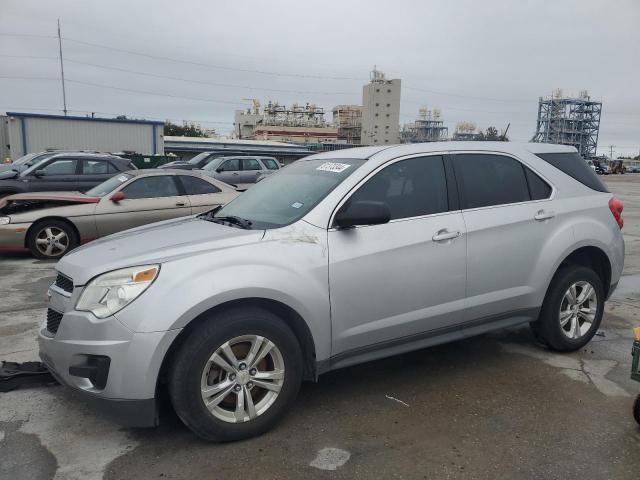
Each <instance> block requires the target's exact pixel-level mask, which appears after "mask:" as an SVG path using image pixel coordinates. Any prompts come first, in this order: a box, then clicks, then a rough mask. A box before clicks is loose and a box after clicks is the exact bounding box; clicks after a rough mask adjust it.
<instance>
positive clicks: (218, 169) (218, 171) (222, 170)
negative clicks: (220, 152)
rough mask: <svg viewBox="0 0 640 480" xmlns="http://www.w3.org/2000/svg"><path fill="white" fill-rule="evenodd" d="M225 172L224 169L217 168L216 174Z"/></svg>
mask: <svg viewBox="0 0 640 480" xmlns="http://www.w3.org/2000/svg"><path fill="white" fill-rule="evenodd" d="M220 172H224V168H222V167H218V168H216V173H220Z"/></svg>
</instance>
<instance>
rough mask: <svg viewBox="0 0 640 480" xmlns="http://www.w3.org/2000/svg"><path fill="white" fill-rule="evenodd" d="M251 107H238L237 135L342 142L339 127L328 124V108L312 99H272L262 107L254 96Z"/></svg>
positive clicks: (311, 141) (296, 140)
mask: <svg viewBox="0 0 640 480" xmlns="http://www.w3.org/2000/svg"><path fill="white" fill-rule="evenodd" d="M251 102H252V107H251V108H250V109H248V110H247V111H243V110H239V111H236V113H235V116H234V122H233V123H234V136H235V138H237V139H241V140H247V139H248V140H270V141H276V142H293V143H300V144H317V143H320V144H322V143H339V142H338V129H337V128H335V127H334V126H333V125H331V124H328V123H327V122H326V120H325V118H324V110H323V109H322V108H321V107H318V106H316V105H315V104H312V103H307V104H305V105H304V106H303V105H298V104H297V103H294V104H293V105H292V106H290V107H288V106H286V105H281V104H280V103H278V102H272V101H269V102H268V103H267V105H265V107H264V108H263V109H262V110H261V109H260V102H259V101H258V100H256V99H251Z"/></svg>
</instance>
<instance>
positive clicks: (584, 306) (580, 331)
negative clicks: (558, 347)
mask: <svg viewBox="0 0 640 480" xmlns="http://www.w3.org/2000/svg"><path fill="white" fill-rule="evenodd" d="M597 311H598V297H597V295H596V290H595V289H594V288H593V285H591V284H590V283H589V282H586V281H579V282H575V283H572V284H571V286H569V289H568V290H567V291H566V292H565V294H564V296H563V297H562V301H561V302H560V314H559V315H560V316H559V319H560V328H561V330H562V333H564V334H565V335H566V336H567V337H568V338H570V339H572V340H577V339H579V338H581V337H582V336H583V335H585V334H586V333H587V332H588V331H589V329H591V326H592V325H593V322H594V320H595V318H596V313H597Z"/></svg>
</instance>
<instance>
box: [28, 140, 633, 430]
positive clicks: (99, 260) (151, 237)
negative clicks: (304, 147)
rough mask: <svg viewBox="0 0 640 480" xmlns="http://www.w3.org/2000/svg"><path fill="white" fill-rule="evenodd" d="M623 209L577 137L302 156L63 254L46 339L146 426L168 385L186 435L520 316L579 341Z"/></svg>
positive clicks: (89, 388) (616, 268) (231, 424)
mask: <svg viewBox="0 0 640 480" xmlns="http://www.w3.org/2000/svg"><path fill="white" fill-rule="evenodd" d="M622 224H623V219H622V203H621V202H620V201H619V200H618V199H617V198H615V197H613V196H612V194H611V193H609V191H608V190H607V188H606V187H605V186H604V185H603V183H602V182H601V181H600V179H599V178H598V177H597V176H596V174H595V173H594V172H593V170H592V169H591V168H589V166H588V165H587V163H586V162H585V161H584V160H583V159H582V158H581V157H580V156H579V155H578V153H577V152H576V150H575V149H574V148H572V147H565V146H558V145H548V144H535V143H529V144H516V143H508V142H502V143H490V142H478V143H475V142H461V143H456V142H447V143H427V144H413V145H396V146H384V147H364V148H355V149H348V150H341V151H334V152H327V153H322V154H319V155H313V156H310V157H307V158H304V159H302V160H299V161H297V162H295V163H294V164H292V165H290V166H288V167H287V168H285V169H283V170H281V171H279V172H278V173H276V174H274V175H271V176H270V177H269V178H266V179H265V180H264V181H262V182H260V183H258V184H257V185H256V186H254V187H252V188H251V189H250V190H249V191H247V192H246V193H243V194H242V195H240V196H239V197H237V198H236V199H235V200H233V201H232V202H230V203H229V204H227V205H226V206H224V207H221V208H220V207H219V208H217V209H215V210H212V211H210V212H207V213H204V214H200V215H196V216H190V217H183V218H179V219H173V220H168V221H164V222H160V223H155V224H151V225H147V226H144V227H139V228H135V229H132V230H128V231H125V232H122V233H118V234H115V235H111V236H109V237H106V238H104V239H101V240H98V241H96V242H93V243H91V244H90V245H86V246H83V247H81V248H78V249H77V250H75V251H73V252H71V253H70V254H68V255H67V256H65V257H64V258H63V259H62V260H61V261H60V262H59V263H58V265H57V271H58V276H57V279H56V281H55V283H54V284H53V285H51V287H50V289H49V294H50V302H49V309H48V312H47V318H46V320H44V321H43V324H42V326H41V328H40V332H39V344H40V356H41V358H42V360H43V361H44V362H45V364H46V365H47V366H48V368H49V369H50V370H51V372H52V373H53V374H54V375H55V376H56V377H57V378H58V379H59V381H60V382H61V383H63V384H65V385H67V386H69V387H71V388H73V389H75V390H77V391H80V392H82V393H84V394H85V396H86V397H87V399H88V400H90V401H92V402H93V403H96V404H98V405H99V406H100V407H101V409H102V410H103V411H104V412H106V413H110V414H112V415H115V416H116V417H118V419H119V421H120V422H122V423H123V424H124V425H129V426H153V425H156V424H157V423H158V414H157V410H158V408H157V405H158V397H159V392H167V398H168V399H169V400H170V402H171V405H172V406H173V409H174V410H175V411H176V413H177V414H178V416H179V417H180V418H181V419H182V421H183V422H184V423H185V424H186V425H187V426H188V427H189V428H190V429H191V430H192V431H193V432H194V433H195V434H197V435H198V436H200V437H202V438H204V439H207V440H222V441H225V440H235V439H241V438H246V437H250V436H253V435H257V434H259V433H261V432H264V431H266V430H267V429H269V428H270V427H272V426H273V425H274V424H275V423H276V422H277V421H278V420H279V419H280V418H281V417H282V416H283V415H284V414H285V413H286V412H287V410H289V409H290V408H291V406H292V403H293V402H294V399H295V397H296V394H297V392H298V389H299V387H300V383H301V381H302V380H315V379H317V377H318V375H320V374H322V373H324V372H327V371H330V370H334V369H337V368H342V367H346V366H349V365H354V364H357V363H361V362H367V361H370V360H374V359H377V358H382V357H387V356H390V355H396V354H399V353H403V352H408V351H410V350H415V349H421V348H424V347H428V346H431V345H435V344H440V343H444V342H450V341H454V340H458V339H462V338H466V337H469V336H473V335H479V334H482V333H485V332H488V331H491V330H495V329H500V328H504V327H509V326H514V325H519V324H523V323H528V324H530V325H531V328H532V330H533V332H534V335H535V337H536V338H537V339H538V340H539V341H540V342H541V343H543V344H545V345H546V346H547V347H548V348H550V349H553V350H556V351H573V350H577V349H580V348H581V347H583V346H584V345H585V344H586V343H587V342H589V340H590V339H591V338H592V337H593V335H594V334H595V332H596V331H597V329H598V327H599V325H600V321H601V320H602V313H603V308H604V302H605V300H606V299H607V298H608V297H609V295H611V292H612V291H613V290H614V288H615V287H616V285H617V283H618V280H619V278H620V275H621V272H622V267H623V260H624V243H623V239H622V233H621V228H622ZM162 397H163V398H165V397H164V395H163V396H162Z"/></svg>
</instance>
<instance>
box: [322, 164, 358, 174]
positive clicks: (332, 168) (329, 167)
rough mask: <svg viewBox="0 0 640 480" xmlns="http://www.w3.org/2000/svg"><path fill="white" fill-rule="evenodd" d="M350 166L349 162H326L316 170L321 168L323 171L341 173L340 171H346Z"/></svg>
mask: <svg viewBox="0 0 640 480" xmlns="http://www.w3.org/2000/svg"><path fill="white" fill-rule="evenodd" d="M350 166H351V165H349V164H347V163H334V162H325V163H323V164H322V165H320V166H319V167H318V168H316V170H321V171H323V172H333V173H340V172H344V171H345V170H346V169H347V168H349V167H350Z"/></svg>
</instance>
